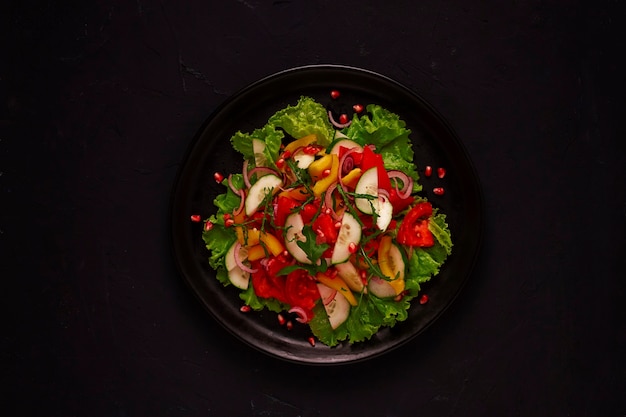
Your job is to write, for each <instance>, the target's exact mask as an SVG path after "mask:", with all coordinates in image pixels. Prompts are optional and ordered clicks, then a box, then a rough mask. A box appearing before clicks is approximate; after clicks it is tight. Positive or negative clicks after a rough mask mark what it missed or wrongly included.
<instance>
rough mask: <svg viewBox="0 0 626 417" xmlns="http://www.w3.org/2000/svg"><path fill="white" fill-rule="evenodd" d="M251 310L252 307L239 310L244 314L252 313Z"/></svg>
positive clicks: (243, 307)
mask: <svg viewBox="0 0 626 417" xmlns="http://www.w3.org/2000/svg"><path fill="white" fill-rule="evenodd" d="M250 310H252V309H251V308H250V306H241V308H239V311H241V312H242V313H248V312H250Z"/></svg>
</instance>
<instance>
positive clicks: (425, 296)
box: [420, 294, 428, 304]
mask: <svg viewBox="0 0 626 417" xmlns="http://www.w3.org/2000/svg"><path fill="white" fill-rule="evenodd" d="M427 302H428V296H427V295H426V294H424V295H422V296H421V297H420V304H426V303H427Z"/></svg>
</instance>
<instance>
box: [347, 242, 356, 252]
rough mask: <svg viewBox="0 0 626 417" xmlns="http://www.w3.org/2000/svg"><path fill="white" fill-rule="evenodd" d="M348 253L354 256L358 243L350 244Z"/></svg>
mask: <svg viewBox="0 0 626 417" xmlns="http://www.w3.org/2000/svg"><path fill="white" fill-rule="evenodd" d="M348 252H350V253H352V254H354V253H356V243H354V242H350V244H349V245H348Z"/></svg>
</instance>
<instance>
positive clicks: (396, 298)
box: [393, 292, 404, 301]
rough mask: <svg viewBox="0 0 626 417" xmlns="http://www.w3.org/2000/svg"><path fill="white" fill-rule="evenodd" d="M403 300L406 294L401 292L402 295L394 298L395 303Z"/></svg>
mask: <svg viewBox="0 0 626 417" xmlns="http://www.w3.org/2000/svg"><path fill="white" fill-rule="evenodd" d="M403 298H404V293H402V292H401V293H400V294H398V295H396V296H395V297H393V301H401V300H402V299H403Z"/></svg>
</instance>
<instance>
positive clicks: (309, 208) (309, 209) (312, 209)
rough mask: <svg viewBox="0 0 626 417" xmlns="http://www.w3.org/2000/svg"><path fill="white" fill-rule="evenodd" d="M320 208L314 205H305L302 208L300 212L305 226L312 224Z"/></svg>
mask: <svg viewBox="0 0 626 417" xmlns="http://www.w3.org/2000/svg"><path fill="white" fill-rule="evenodd" d="M317 209H318V206H317V205H315V204H313V203H308V204H305V205H304V207H302V211H300V215H301V216H302V221H303V222H304V224H311V221H312V220H313V217H315V215H316V214H317Z"/></svg>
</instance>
